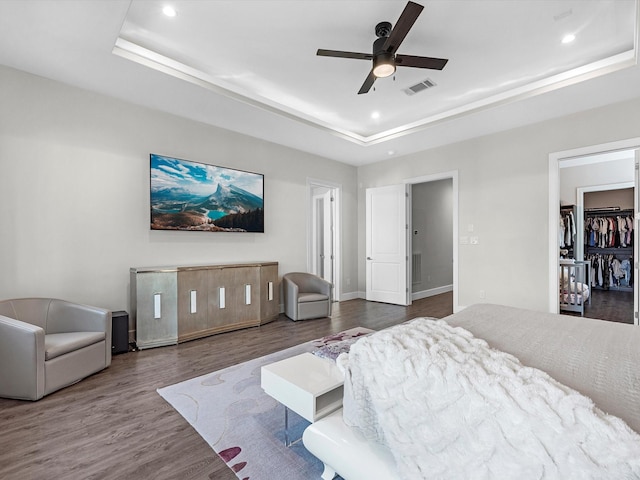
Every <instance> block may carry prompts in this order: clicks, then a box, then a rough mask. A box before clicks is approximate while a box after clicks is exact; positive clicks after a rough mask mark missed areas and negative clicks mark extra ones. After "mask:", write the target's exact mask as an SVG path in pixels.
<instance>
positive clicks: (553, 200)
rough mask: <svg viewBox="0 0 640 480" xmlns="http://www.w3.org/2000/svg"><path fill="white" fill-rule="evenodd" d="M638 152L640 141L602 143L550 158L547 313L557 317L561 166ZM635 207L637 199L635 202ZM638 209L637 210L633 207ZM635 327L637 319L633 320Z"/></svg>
mask: <svg viewBox="0 0 640 480" xmlns="http://www.w3.org/2000/svg"><path fill="white" fill-rule="evenodd" d="M638 148H640V137H635V138H630V139H628V140H619V141H616V142H609V143H603V144H600V145H590V146H588V147H581V148H575V149H572V150H564V151H560V152H554V153H551V154H549V212H548V219H549V247H548V248H549V267H548V268H549V270H548V271H549V297H548V298H549V312H551V313H558V289H559V283H558V231H559V229H558V223H559V215H560V213H559V209H560V162H561V161H562V160H567V159H570V158H579V157H586V156H592V155H598V154H602V153H607V152H615V151H620V150H635V149H638ZM637 195H638V185H636V196H637ZM635 202H636V203H637V199H636V200H635ZM636 208H637V206H636ZM638 224H639V222H638V211H637V209H636V221H635V228H636V229H637V228H638ZM637 237H638V236H637V235H634V252H635V251H637V250H638V242H639V240H638V238H637ZM634 263H635V265H638V258H637V257H636V258H634ZM634 278H636V279H637V278H638V269H637V268H634ZM638 288H639V286H638V282H636V283H635V289H634V296H637V291H638ZM634 322H635V323H636V325H637V324H638V318H635V319H634Z"/></svg>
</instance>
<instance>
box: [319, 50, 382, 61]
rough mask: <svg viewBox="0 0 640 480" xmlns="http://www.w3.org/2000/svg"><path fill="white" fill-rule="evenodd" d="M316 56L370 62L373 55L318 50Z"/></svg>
mask: <svg viewBox="0 0 640 480" xmlns="http://www.w3.org/2000/svg"><path fill="white" fill-rule="evenodd" d="M316 55H320V56H321V57H338V58H356V59H358V60H371V59H373V55H372V54H370V53H356V52H343V51H341V50H323V49H321V48H319V49H318V51H317V52H316Z"/></svg>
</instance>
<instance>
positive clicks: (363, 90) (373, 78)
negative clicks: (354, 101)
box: [358, 70, 376, 95]
mask: <svg viewBox="0 0 640 480" xmlns="http://www.w3.org/2000/svg"><path fill="white" fill-rule="evenodd" d="M375 81H376V76H375V75H374V74H373V70H371V71H370V72H369V76H368V77H367V79H366V80H365V81H364V83H363V84H362V86H361V87H360V90H359V91H358V95H361V94H363V93H367V92H368V91H369V90H371V87H372V86H373V82H375Z"/></svg>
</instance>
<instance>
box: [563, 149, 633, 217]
mask: <svg viewBox="0 0 640 480" xmlns="http://www.w3.org/2000/svg"><path fill="white" fill-rule="evenodd" d="M634 164H635V159H634V158H633V156H631V157H630V158H627V159H622V160H614V161H610V162H600V163H590V164H588V165H578V166H575V167H567V168H561V169H560V204H561V205H575V204H577V203H578V199H577V189H578V188H580V187H592V186H595V185H609V184H612V183H624V182H633V180H634V177H635V170H634ZM631 208H633V201H632V203H631Z"/></svg>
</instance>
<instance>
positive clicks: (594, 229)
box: [558, 156, 636, 323]
mask: <svg viewBox="0 0 640 480" xmlns="http://www.w3.org/2000/svg"><path fill="white" fill-rule="evenodd" d="M560 180H561V206H560V211H559V221H560V223H559V234H558V247H559V252H558V258H559V266H558V276H559V285H560V292H559V310H560V312H561V313H565V314H571V315H582V316H584V317H588V318H598V319H603V320H611V321H616V322H622V323H633V322H634V285H635V281H636V279H635V278H634V242H635V236H636V232H635V221H634V219H635V210H634V205H635V203H634V197H635V188H634V159H633V156H630V157H629V158H628V159H624V160H623V159H618V160H615V161H604V162H601V163H600V162H594V163H593V164H586V165H579V166H574V167H569V168H565V169H563V170H562V171H561V178H560Z"/></svg>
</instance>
